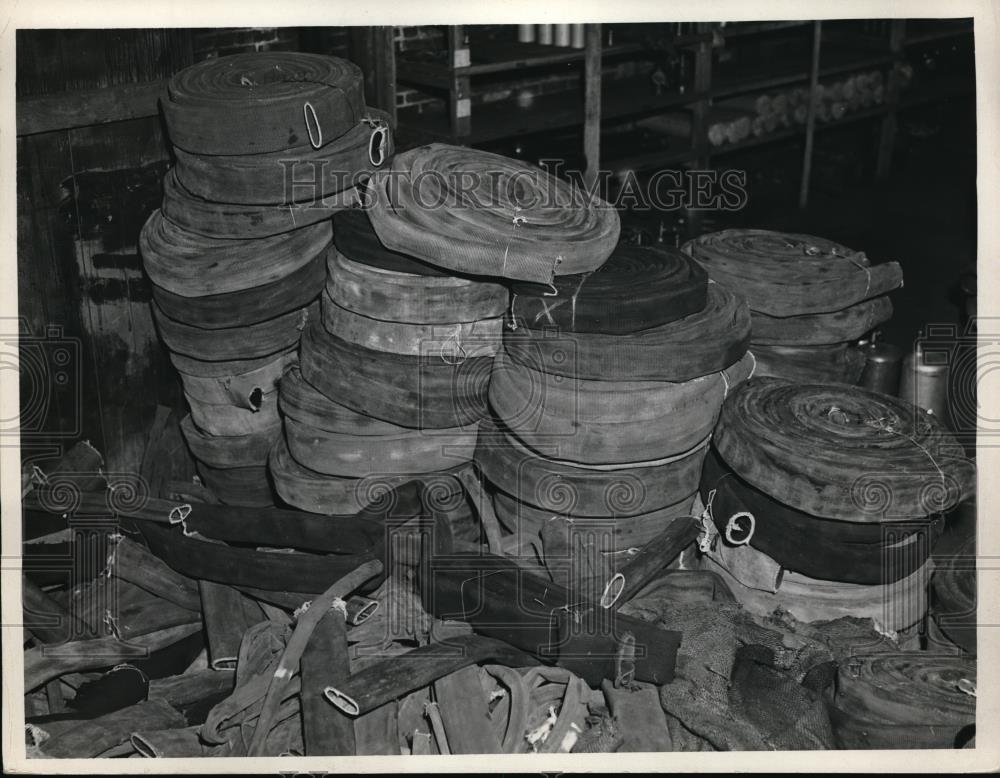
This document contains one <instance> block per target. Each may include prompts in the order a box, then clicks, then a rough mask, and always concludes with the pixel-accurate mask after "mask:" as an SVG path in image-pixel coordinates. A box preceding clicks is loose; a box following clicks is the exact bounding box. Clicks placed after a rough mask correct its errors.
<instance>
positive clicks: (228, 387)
mask: <svg viewBox="0 0 1000 778" xmlns="http://www.w3.org/2000/svg"><path fill="white" fill-rule="evenodd" d="M170 361H171V362H172V363H173V365H174V367H175V368H177V372H178V373H180V375H181V380H182V381H183V382H184V392H185V393H186V394H187V395H188V396H189V397H193V398H195V399H197V400H200V401H201V402H204V403H215V404H217V405H225V404H228V405H234V406H236V407H238V408H246V409H247V410H251V411H253V410H259V408H260V403H259V401H258V400H257V398H258V397H259V396H261V395H264V394H267V393H269V392H273V391H275V390H276V389H277V388H278V382H279V381H280V380H281V377H282V376H283V375H284V374H285V373H286V372H287V371H288V370H289V368H290V367H291V366H292V365H296V364H298V361H299V357H298V354H297V353H296V352H295V350H294V349H289V350H288V351H285V352H282V353H280V354H275V355H272V356H266V357H261V358H260V359H254V360H238V361H234V362H205V361H202V360H200V359H192V358H191V357H186V356H184V355H183V354H171V355H170Z"/></svg>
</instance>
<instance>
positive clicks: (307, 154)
mask: <svg viewBox="0 0 1000 778" xmlns="http://www.w3.org/2000/svg"><path fill="white" fill-rule="evenodd" d="M393 151H394V148H393V144H392V131H391V130H390V129H389V116H388V114H386V113H384V112H382V111H379V110H378V109H376V108H367V109H365V115H364V117H363V118H362V119H361V120H360V121H359V122H358V123H357V124H356V125H354V127H352V128H351V129H350V130H348V132H346V133H345V134H344V135H341V136H340V137H339V138H336V139H334V140H332V141H331V142H330V143H327V144H326V145H324V146H323V147H321V148H319V149H314V148H313V147H312V146H311V145H310V144H309V142H308V141H304V143H302V144H300V145H299V146H297V147H296V148H291V149H282V150H281V151H273V152H270V153H268V154H252V155H248V156H244V155H238V156H210V155H204V154H191V153H189V152H186V151H183V150H182V149H180V148H175V149H174V154H175V156H176V157H177V166H176V171H177V178H178V180H179V181H180V182H181V184H183V186H184V188H185V189H187V190H188V191H189V192H190V193H191V194H193V195H196V196H198V197H201V198H204V199H205V200H211V201H213V202H218V203H243V204H246V205H281V204H286V203H294V202H297V201H302V200H305V201H310V200H316V199H317V198H320V197H325V196H326V195H330V194H335V193H337V192H342V191H343V190H345V189H349V188H351V187H354V186H357V185H358V184H360V183H363V182H364V181H366V180H367V179H368V176H369V175H370V173H371V171H372V170H375V169H377V168H379V167H381V166H382V165H384V164H385V163H386V161H388V160H389V159H390V158H391V157H392V154H393Z"/></svg>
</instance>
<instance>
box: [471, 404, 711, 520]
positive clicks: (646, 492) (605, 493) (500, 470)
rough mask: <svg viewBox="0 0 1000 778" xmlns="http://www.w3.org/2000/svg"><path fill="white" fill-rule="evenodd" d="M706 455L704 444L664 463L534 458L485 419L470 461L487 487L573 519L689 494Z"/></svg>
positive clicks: (653, 505) (641, 509)
mask: <svg viewBox="0 0 1000 778" xmlns="http://www.w3.org/2000/svg"><path fill="white" fill-rule="evenodd" d="M552 450H553V451H554V450H555V446H553V449H552ZM707 451H708V441H707V440H705V441H704V443H703V444H702V445H700V446H696V447H694V448H693V449H691V450H690V451H687V452H683V454H682V455H680V456H678V457H669V458H667V459H666V460H656V461H653V462H636V463H630V464H625V465H620V466H615V467H614V468H606V467H605V468H598V467H585V466H583V465H574V464H569V463H565V462H559V461H555V460H553V459H551V458H549V457H545V456H540V455H538V454H535V453H534V452H533V451H531V450H530V449H528V448H527V447H526V446H524V445H523V444H521V443H520V442H519V441H518V439H517V437H516V436H515V435H513V434H512V433H511V432H510V431H509V430H506V429H503V428H501V427H500V426H498V425H497V424H496V423H495V422H493V421H492V420H490V419H485V420H483V421H482V422H481V423H480V430H479V440H478V443H477V445H476V454H475V460H476V464H477V465H478V466H479V468H480V470H482V472H483V475H485V476H486V478H487V479H489V481H490V482H491V483H493V484H494V485H495V486H497V487H498V488H499V489H501V490H503V491H504V492H506V493H507V494H510V495H515V496H517V498H518V499H519V500H520V501H521V502H523V503H527V504H529V505H532V506H534V507H536V508H539V509H542V510H547V511H556V512H565V513H568V514H569V515H573V516H607V515H615V516H635V515H638V514H642V513H649V512H650V511H654V510H657V509H659V508H663V507H665V506H667V505H672V504H674V503H676V502H679V501H680V500H682V499H683V498H685V497H688V496H690V495H692V494H693V493H694V492H695V490H696V489H697V483H698V479H699V477H700V473H701V466H702V462H703V461H704V459H705V454H706V452H707Z"/></svg>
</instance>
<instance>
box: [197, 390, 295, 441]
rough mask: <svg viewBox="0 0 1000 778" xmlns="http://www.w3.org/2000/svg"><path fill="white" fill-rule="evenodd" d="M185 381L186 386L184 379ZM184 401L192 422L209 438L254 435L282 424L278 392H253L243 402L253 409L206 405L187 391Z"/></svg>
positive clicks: (225, 405) (214, 404)
mask: <svg viewBox="0 0 1000 778" xmlns="http://www.w3.org/2000/svg"><path fill="white" fill-rule="evenodd" d="M181 382H182V383H184V379H182V381H181ZM185 386H186V384H185ZM184 399H186V400H187V403H188V407H189V408H190V409H191V419H192V421H194V424H195V426H196V427H197V428H198V429H200V430H204V431H205V432H207V433H208V434H209V435H215V436H220V437H228V436H242V435H252V434H254V433H257V432H263V431H264V430H266V429H270V428H271V427H275V426H278V425H280V424H281V417H280V416H279V415H278V393H277V392H276V391H271V392H267V393H266V394H260V393H256V392H254V393H251V394H250V395H249V396H248V397H247V398H246V399H245V400H244V401H243V402H244V403H246V404H248V405H252V407H250V408H246V407H243V408H241V407H238V406H236V405H230V404H220V403H207V402H202V401H201V400H197V399H195V398H194V397H191V396H190V395H189V394H188V393H187V392H186V391H185V393H184Z"/></svg>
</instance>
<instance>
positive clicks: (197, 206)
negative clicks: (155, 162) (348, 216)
mask: <svg viewBox="0 0 1000 778" xmlns="http://www.w3.org/2000/svg"><path fill="white" fill-rule="evenodd" d="M360 201H361V199H360V195H359V193H358V190H357V189H345V190H343V191H342V192H337V193H336V194H332V195H327V196H326V197H322V198H317V199H316V200H311V201H301V202H297V203H294V204H290V205H241V204H238V203H217V202H215V201H213V200H206V199H204V198H203V197H198V196H196V195H193V194H191V192H189V191H187V189H185V188H184V187H183V186H182V185H181V183H180V182H179V181H178V180H177V173H176V171H174V170H172V169H171V170H169V171H167V174H166V176H164V178H163V203H162V205H161V206H160V209H161V210H162V211H163V216H164V218H165V219H167V220H168V221H170V222H171V223H172V224H174V225H176V226H177V227H180V228H181V229H184V230H187V231H188V232H192V233H194V234H196V235H199V236H202V237H206V238H218V239H230V240H250V239H260V238H268V237H272V236H275V235H284V234H285V233H289V232H293V231H295V230H298V229H301V228H302V227H309V226H311V225H314V224H320V223H328V222H329V220H330V217H331V216H333V214H335V213H336V212H337V211H341V210H344V209H347V208H354V207H355V206H357V205H358V203H359V202H360Z"/></svg>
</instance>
